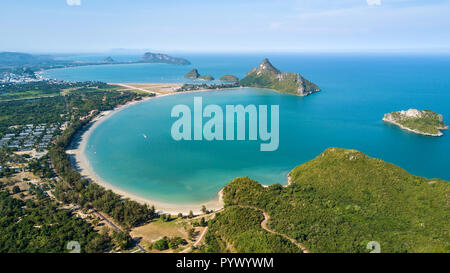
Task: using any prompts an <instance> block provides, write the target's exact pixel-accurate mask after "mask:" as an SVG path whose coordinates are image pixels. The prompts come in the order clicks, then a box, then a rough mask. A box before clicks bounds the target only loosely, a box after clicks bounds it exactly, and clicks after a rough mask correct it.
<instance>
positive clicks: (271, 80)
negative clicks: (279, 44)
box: [240, 58, 320, 96]
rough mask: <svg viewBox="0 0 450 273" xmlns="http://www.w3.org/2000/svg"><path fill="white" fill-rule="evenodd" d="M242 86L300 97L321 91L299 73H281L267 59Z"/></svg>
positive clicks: (252, 71)
mask: <svg viewBox="0 0 450 273" xmlns="http://www.w3.org/2000/svg"><path fill="white" fill-rule="evenodd" d="M240 84H241V85H242V86H248V87H261V88H270V89H274V90H276V91H279V92H284V93H290V94H295V95H299V96H308V95H310V94H312V93H314V92H318V91H320V88H319V87H318V86H317V85H315V84H314V83H312V82H310V81H308V80H307V79H305V78H303V77H302V76H301V75H300V74H298V73H292V72H281V71H280V70H278V69H277V68H275V67H274V66H273V65H272V64H271V63H270V62H269V60H268V59H267V58H266V59H264V60H263V61H262V62H261V64H259V66H258V67H257V68H252V69H251V70H250V71H249V72H248V73H247V75H246V76H245V78H243V79H242V80H241V81H240Z"/></svg>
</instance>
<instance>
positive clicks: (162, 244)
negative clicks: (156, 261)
mask: <svg viewBox="0 0 450 273" xmlns="http://www.w3.org/2000/svg"><path fill="white" fill-rule="evenodd" d="M152 248H153V249H157V250H159V251H162V250H166V249H169V244H168V242H167V237H166V236H164V238H162V239H160V240H158V241H156V242H155V243H154V244H153V246H152Z"/></svg>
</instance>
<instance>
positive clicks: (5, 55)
mask: <svg viewBox="0 0 450 273" xmlns="http://www.w3.org/2000/svg"><path fill="white" fill-rule="evenodd" d="M56 62H57V61H55V60H54V59H53V58H52V57H51V56H49V55H32V54H28V53H19V52H0V65H2V66H11V67H18V66H35V65H43V64H54V63H56Z"/></svg>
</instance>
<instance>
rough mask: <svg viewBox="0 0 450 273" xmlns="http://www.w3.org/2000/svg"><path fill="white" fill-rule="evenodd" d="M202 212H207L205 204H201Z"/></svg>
mask: <svg viewBox="0 0 450 273" xmlns="http://www.w3.org/2000/svg"><path fill="white" fill-rule="evenodd" d="M202 212H203V213H204V214H206V213H207V212H208V210H207V209H206V206H205V205H203V206H202Z"/></svg>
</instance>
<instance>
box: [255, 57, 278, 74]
mask: <svg viewBox="0 0 450 273" xmlns="http://www.w3.org/2000/svg"><path fill="white" fill-rule="evenodd" d="M258 71H270V72H273V73H276V74H280V73H281V72H280V70H278V69H276V68H275V67H274V66H273V65H272V64H271V63H270V61H269V59H267V58H264V60H263V61H262V62H261V63H260V64H259V66H258Z"/></svg>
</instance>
